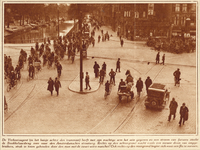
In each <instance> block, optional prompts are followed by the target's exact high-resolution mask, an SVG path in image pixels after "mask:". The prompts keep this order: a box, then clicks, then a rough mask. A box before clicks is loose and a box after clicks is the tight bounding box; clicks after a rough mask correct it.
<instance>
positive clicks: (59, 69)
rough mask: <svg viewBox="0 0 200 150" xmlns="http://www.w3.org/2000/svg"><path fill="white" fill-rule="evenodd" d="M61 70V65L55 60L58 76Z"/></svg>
mask: <svg viewBox="0 0 200 150" xmlns="http://www.w3.org/2000/svg"><path fill="white" fill-rule="evenodd" d="M61 71H62V65H61V64H60V63H59V62H57V73H58V78H60V76H61Z"/></svg>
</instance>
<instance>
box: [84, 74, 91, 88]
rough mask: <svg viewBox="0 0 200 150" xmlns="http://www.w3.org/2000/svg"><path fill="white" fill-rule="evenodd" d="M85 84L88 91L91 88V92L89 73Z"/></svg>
mask: <svg viewBox="0 0 200 150" xmlns="http://www.w3.org/2000/svg"><path fill="white" fill-rule="evenodd" d="M85 84H86V88H85V89H86V90H87V88H88V87H89V90H91V87H90V77H89V75H88V72H86V76H85Z"/></svg>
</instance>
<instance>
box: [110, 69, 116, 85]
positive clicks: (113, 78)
mask: <svg viewBox="0 0 200 150" xmlns="http://www.w3.org/2000/svg"><path fill="white" fill-rule="evenodd" d="M115 75H116V72H114V71H113V69H111V71H110V73H109V76H110V83H114V85H115Z"/></svg>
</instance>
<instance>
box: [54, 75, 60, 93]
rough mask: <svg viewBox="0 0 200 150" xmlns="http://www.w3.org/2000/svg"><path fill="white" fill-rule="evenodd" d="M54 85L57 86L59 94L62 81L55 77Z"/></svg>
mask: <svg viewBox="0 0 200 150" xmlns="http://www.w3.org/2000/svg"><path fill="white" fill-rule="evenodd" d="M54 86H55V90H56V92H57V96H58V94H59V88H60V87H61V83H60V81H59V80H58V78H55V82H54Z"/></svg>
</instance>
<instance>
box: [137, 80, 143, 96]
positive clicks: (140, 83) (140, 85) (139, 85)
mask: <svg viewBox="0 0 200 150" xmlns="http://www.w3.org/2000/svg"><path fill="white" fill-rule="evenodd" d="M136 88H137V93H138V97H140V92H142V88H143V81H142V80H141V78H139V80H137V83H136Z"/></svg>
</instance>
